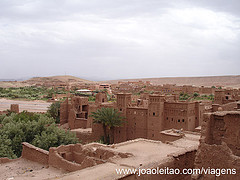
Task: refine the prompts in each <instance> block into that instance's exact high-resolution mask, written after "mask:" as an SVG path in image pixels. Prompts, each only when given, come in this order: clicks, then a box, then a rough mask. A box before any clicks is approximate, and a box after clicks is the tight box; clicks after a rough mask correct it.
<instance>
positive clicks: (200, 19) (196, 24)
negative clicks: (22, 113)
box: [0, 0, 240, 80]
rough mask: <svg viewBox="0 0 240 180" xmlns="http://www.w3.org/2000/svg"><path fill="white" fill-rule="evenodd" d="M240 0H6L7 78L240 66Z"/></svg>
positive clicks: (224, 70) (0, 35)
mask: <svg viewBox="0 0 240 180" xmlns="http://www.w3.org/2000/svg"><path fill="white" fill-rule="evenodd" d="M238 5H239V3H238V1H234V0H231V1H228V2H226V1H217V0H214V1H205V0H204V1H189V0H183V1H167V0H161V1H160V0H149V1H146V0H128V1H127V0H115V1H110V0H101V1H99V0H88V1H77V0H52V1H43V0H22V1H18V0H15V1H14V0H12V1H8V0H2V1H0V63H1V67H2V71H0V79H3V78H21V77H26V76H28V77H29V76H47V75H60V74H65V73H67V74H72V75H75V76H79V77H86V78H92V79H97V80H102V79H119V78H137V77H160V76H194V75H195V76H198V75H225V74H239V69H238V67H239V65H240V61H239V57H240V53H239V48H238V47H239V46H240V31H239V28H240V21H239V20H240V17H239V16H240V15H239V13H238V12H237V10H238V9H239V6H238Z"/></svg>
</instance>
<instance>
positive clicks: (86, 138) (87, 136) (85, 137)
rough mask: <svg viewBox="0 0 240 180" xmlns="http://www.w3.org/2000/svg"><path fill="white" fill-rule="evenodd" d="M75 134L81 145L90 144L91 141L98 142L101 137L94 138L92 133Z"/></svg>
mask: <svg viewBox="0 0 240 180" xmlns="http://www.w3.org/2000/svg"><path fill="white" fill-rule="evenodd" d="M74 132H75V133H76V136H77V138H78V139H79V140H80V141H81V143H82V144H87V143H91V142H93V141H98V140H99V139H100V137H101V136H96V135H94V134H93V133H92V132H78V131H74Z"/></svg>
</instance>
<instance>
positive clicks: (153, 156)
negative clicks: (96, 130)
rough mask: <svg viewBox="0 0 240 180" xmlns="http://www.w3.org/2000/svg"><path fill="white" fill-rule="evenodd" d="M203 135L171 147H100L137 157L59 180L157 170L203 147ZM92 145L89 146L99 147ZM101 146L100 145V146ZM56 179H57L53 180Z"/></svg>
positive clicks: (140, 143) (139, 142) (134, 143)
mask: <svg viewBox="0 0 240 180" xmlns="http://www.w3.org/2000/svg"><path fill="white" fill-rule="evenodd" d="M199 138H200V135H198V134H188V135H187V136H185V137H184V138H181V139H179V140H177V141H174V142H171V143H168V144H166V143H162V142H160V141H153V140H147V139H136V140H131V141H126V142H123V143H119V144H115V145H112V146H106V145H100V146H102V147H104V148H106V149H108V148H110V149H111V150H113V151H117V152H122V153H131V154H132V155H133V156H131V157H128V158H117V159H112V160H111V162H107V163H104V164H100V165H96V166H93V167H89V168H85V169H82V170H79V171H76V172H72V173H69V174H65V175H63V176H59V177H58V179H62V180H71V179H85V178H86V177H87V179H88V180H95V179H106V180H108V179H109V180H110V179H118V178H121V177H122V176H121V175H118V174H116V169H122V168H123V169H129V168H138V167H140V164H141V168H153V167H157V166H159V165H161V164H164V163H165V162H168V161H169V162H170V161H172V160H173V157H176V156H178V155H182V154H185V153H186V152H191V151H194V150H197V148H198V145H199ZM96 145H97V144H96V143H95V144H94V143H92V144H89V146H93V147H94V146H96ZM98 145H99V144H98ZM53 179H54V178H53Z"/></svg>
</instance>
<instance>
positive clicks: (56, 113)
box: [47, 101, 61, 123]
mask: <svg viewBox="0 0 240 180" xmlns="http://www.w3.org/2000/svg"><path fill="white" fill-rule="evenodd" d="M60 105H61V102H59V101H57V102H54V103H52V104H51V106H49V108H48V111H47V113H48V116H49V117H52V118H53V119H55V122H56V123H59V122H60Z"/></svg>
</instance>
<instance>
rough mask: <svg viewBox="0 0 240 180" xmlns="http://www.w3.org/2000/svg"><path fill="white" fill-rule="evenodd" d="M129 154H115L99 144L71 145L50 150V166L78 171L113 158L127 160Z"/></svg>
mask: <svg viewBox="0 0 240 180" xmlns="http://www.w3.org/2000/svg"><path fill="white" fill-rule="evenodd" d="M127 157H129V154H128V153H120V152H115V151H112V150H110V149H106V148H104V145H101V144H98V146H97V147H96V146H95V147H92V146H91V145H81V144H70V145H65V146H59V147H57V148H50V150H49V165H51V166H53V167H56V168H59V169H64V170H67V171H70V172H72V171H77V170H81V169H84V168H87V167H92V166H95V165H98V164H102V163H105V162H107V161H111V158H127Z"/></svg>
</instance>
